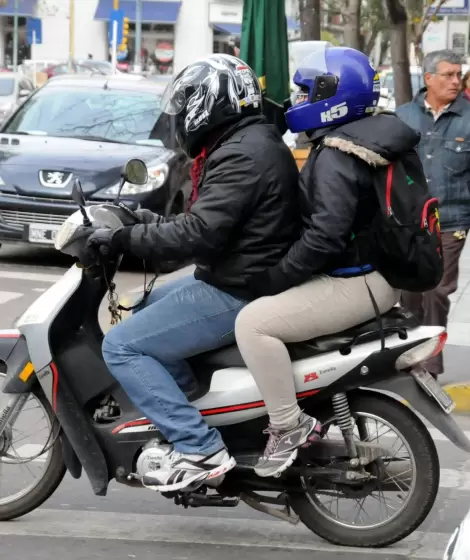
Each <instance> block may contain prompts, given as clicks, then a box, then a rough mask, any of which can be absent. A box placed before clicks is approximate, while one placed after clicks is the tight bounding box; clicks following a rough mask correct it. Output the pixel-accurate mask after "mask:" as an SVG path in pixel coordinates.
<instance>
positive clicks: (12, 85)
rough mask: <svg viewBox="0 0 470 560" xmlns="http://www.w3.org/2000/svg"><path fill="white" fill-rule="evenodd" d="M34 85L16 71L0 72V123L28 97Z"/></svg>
mask: <svg viewBox="0 0 470 560" xmlns="http://www.w3.org/2000/svg"><path fill="white" fill-rule="evenodd" d="M34 90H35V87H34V85H33V82H32V81H31V80H30V79H29V78H27V77H26V76H23V75H22V74H20V73H18V72H2V73H0V123H1V122H2V121H4V120H5V119H6V118H7V117H8V116H9V115H10V114H11V113H12V112H13V111H14V110H15V109H16V108H17V107H19V106H20V105H21V103H23V101H24V100H25V99H26V98H28V97H29V96H30V95H31V94H32V93H33V91H34Z"/></svg>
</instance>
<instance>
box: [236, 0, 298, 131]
mask: <svg viewBox="0 0 470 560" xmlns="http://www.w3.org/2000/svg"><path fill="white" fill-rule="evenodd" d="M240 58H241V59H242V60H244V61H245V62H246V63H247V64H249V65H250V66H251V67H252V68H253V70H254V71H255V72H256V75H257V76H258V78H259V80H260V83H261V87H262V88H263V94H264V99H265V114H266V116H267V117H268V119H269V120H270V121H271V122H274V123H275V124H277V125H278V127H279V128H280V129H281V132H282V133H284V132H285V130H286V125H285V119H284V111H285V103H286V101H287V100H288V99H289V94H290V91H289V50H288V46H287V20H286V13H285V0H244V3H243V24H242V37H241V53H240Z"/></svg>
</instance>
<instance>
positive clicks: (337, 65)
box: [286, 47, 380, 132]
mask: <svg viewBox="0 0 470 560" xmlns="http://www.w3.org/2000/svg"><path fill="white" fill-rule="evenodd" d="M294 83H295V84H296V85H297V86H299V88H300V92H299V93H298V94H297V101H296V104H295V105H293V106H292V107H291V108H290V109H289V110H288V111H287V113H286V121H287V126H288V127H289V129H290V130H291V131H292V132H303V131H306V130H315V129H317V128H323V127H326V126H332V125H340V124H344V123H347V122H351V121H355V120H358V119H361V118H362V117H365V116H367V115H369V114H372V113H373V112H374V111H375V109H376V108H377V102H378V100H379V95H380V78H379V75H378V74H377V72H376V71H375V70H374V68H373V67H372V65H371V63H370V62H369V59H368V58H367V56H366V55H365V54H363V53H361V52H359V51H357V50H355V49H349V48H346V47H326V48H323V49H322V50H319V51H316V52H313V53H311V54H309V55H308V56H307V57H305V58H304V60H303V61H302V63H301V65H300V68H299V69H298V70H297V72H296V73H295V76H294Z"/></svg>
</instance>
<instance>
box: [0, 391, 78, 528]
mask: <svg viewBox="0 0 470 560" xmlns="http://www.w3.org/2000/svg"><path fill="white" fill-rule="evenodd" d="M34 395H35V397H36V398H37V399H38V400H39V402H40V403H41V405H42V406H43V407H44V410H45V411H46V414H47V416H48V418H49V421H50V424H51V427H54V425H55V424H56V419H55V414H54V412H53V410H52V408H51V405H50V404H49V401H48V400H47V399H46V398H45V396H44V395H43V393H42V391H38V392H35V393H34ZM50 452H51V454H52V455H51V460H50V462H49V465H48V466H47V468H46V470H45V471H44V473H43V476H42V478H41V480H40V482H39V483H38V484H37V485H36V486H34V488H32V489H31V491H30V492H28V493H27V494H25V495H24V496H21V497H19V498H18V499H17V500H15V501H13V502H10V503H9V504H3V505H0V521H9V520H11V519H16V518H17V517H21V516H23V515H26V514H27V513H29V512H31V511H33V510H35V509H37V508H38V507H39V506H41V505H42V504H43V503H44V502H45V501H46V500H47V499H48V498H50V497H51V496H52V494H53V493H54V492H55V491H56V489H57V487H58V486H59V484H60V483H61V482H62V479H63V478H64V476H65V473H66V470H67V469H66V467H65V463H64V459H63V455H62V445H61V442H60V438H58V437H57V438H56V440H55V442H54V444H53V446H52V448H51V449H50Z"/></svg>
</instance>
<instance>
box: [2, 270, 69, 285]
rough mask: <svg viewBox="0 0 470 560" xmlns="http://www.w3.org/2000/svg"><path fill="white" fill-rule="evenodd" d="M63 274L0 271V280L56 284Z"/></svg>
mask: <svg viewBox="0 0 470 560" xmlns="http://www.w3.org/2000/svg"><path fill="white" fill-rule="evenodd" d="M62 276H63V274H46V273H43V272H26V271H24V272H20V271H18V272H17V271H14V270H0V278H4V279H5V280H27V281H29V282H50V283H54V282H57V281H58V280H60V279H61V278H62Z"/></svg>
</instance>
